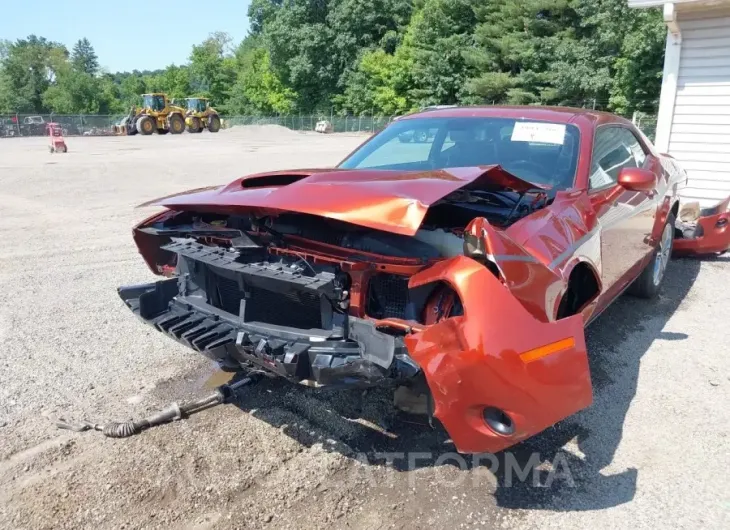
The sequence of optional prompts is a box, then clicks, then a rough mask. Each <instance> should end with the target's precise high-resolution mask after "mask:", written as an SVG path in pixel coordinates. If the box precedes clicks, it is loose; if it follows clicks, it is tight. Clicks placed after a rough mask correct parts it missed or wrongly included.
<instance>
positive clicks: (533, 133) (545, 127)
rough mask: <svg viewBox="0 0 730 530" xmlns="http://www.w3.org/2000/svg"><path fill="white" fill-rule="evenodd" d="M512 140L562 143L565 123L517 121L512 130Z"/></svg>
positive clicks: (563, 141)
mask: <svg viewBox="0 0 730 530" xmlns="http://www.w3.org/2000/svg"><path fill="white" fill-rule="evenodd" d="M512 141H513V142H534V143H539V144H554V145H563V143H565V125H564V124H561V123H543V122H525V121H518V122H515V128H514V129H513V131H512Z"/></svg>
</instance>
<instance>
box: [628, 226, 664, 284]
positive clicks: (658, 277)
mask: <svg viewBox="0 0 730 530" xmlns="http://www.w3.org/2000/svg"><path fill="white" fill-rule="evenodd" d="M673 244H674V214H669V217H668V218H667V222H666V224H665V225H664V230H662V235H661V239H660V240H659V245H658V246H657V248H656V250H655V251H654V256H653V258H652V259H651V261H650V262H649V264H648V265H647V266H646V267H645V268H644V270H643V271H641V274H640V275H639V277H638V278H636V280H634V283H633V284H632V285H631V287H629V290H628V292H629V294H632V295H634V296H638V297H640V298H654V297H655V296H656V295H657V293H658V292H659V289H660V287H661V285H662V281H664V274H665V272H666V270H667V265H668V264H669V260H670V259H671V257H672V246H673Z"/></svg>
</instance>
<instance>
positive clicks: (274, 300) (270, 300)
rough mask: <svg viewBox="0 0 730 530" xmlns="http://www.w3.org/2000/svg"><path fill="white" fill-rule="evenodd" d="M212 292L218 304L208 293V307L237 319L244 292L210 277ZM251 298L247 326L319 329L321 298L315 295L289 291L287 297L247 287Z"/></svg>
mask: <svg viewBox="0 0 730 530" xmlns="http://www.w3.org/2000/svg"><path fill="white" fill-rule="evenodd" d="M213 278H214V281H213V284H214V288H216V289H217V291H218V294H219V297H220V302H218V301H217V300H216V298H215V297H214V296H212V294H213V293H208V298H209V303H211V304H212V305H214V306H216V307H218V308H219V309H222V310H224V311H227V312H228V313H233V314H234V315H237V314H238V312H239V307H240V304H241V300H242V299H243V298H244V292H243V290H241V288H240V287H239V285H238V282H236V281H235V280H231V279H228V278H225V277H223V276H218V275H213ZM248 291H249V293H250V295H251V296H250V298H248V299H247V301H246V313H245V315H244V318H245V319H246V321H247V322H265V323H267V324H274V325H279V326H290V327H294V328H300V329H311V328H317V329H319V328H322V312H321V309H320V297H319V296H318V295H317V294H315V293H310V292H304V291H290V292H288V293H286V294H284V293H279V292H275V291H269V290H266V289H262V288H260V287H254V286H249V287H248Z"/></svg>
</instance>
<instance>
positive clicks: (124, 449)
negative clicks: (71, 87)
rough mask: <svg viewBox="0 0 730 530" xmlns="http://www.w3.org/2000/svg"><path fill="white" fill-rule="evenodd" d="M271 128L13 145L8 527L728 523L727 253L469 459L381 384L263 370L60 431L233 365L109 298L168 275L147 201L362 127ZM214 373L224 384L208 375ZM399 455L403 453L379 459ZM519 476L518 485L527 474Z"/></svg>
mask: <svg viewBox="0 0 730 530" xmlns="http://www.w3.org/2000/svg"><path fill="white" fill-rule="evenodd" d="M362 139H363V138H362V137H357V136H339V135H333V136H319V135H315V134H304V133H294V132H290V131H287V130H282V129H278V128H271V127H263V128H243V129H233V130H230V131H224V132H221V133H220V134H219V135H217V136H216V135H210V134H207V133H206V134H202V135H188V134H185V135H182V136H181V137H172V136H153V137H144V138H143V137H129V138H71V139H69V140H68V144H69V149H70V152H69V153H68V154H66V155H62V154H56V155H51V154H49V153H48V151H47V149H46V147H45V140H43V139H41V138H38V139H10V140H5V141H0V242H2V254H0V292H1V293H2V296H3V300H4V302H3V303H2V304H0V527H1V528H9V529H21V528H29V529H42V528H49V529H50V528H54V529H55V528H189V529H204V528H259V527H266V526H268V527H272V528H279V527H290V528H320V527H337V528H362V529H370V528H372V529H375V528H414V527H427V526H431V527H435V528H462V527H464V528H467V527H487V528H494V527H496V528H523V527H524V528H528V527H538V526H539V527H560V528H585V527H589V526H591V527H593V528H627V527H633V528H640V527H646V528H649V527H652V528H653V527H656V526H663V527H697V526H703V527H706V528H720V527H723V526H724V525H723V523H722V521H725V522H726V523H727V520H728V519H729V518H730V496H729V494H728V487H727V479H726V475H725V473H726V472H727V470H728V469H730V454H729V453H728V447H729V446H730V440H729V439H728V433H730V412H728V407H727V403H728V402H729V401H730V378H729V377H728V375H729V374H730V361H729V360H728V359H729V358H728V355H727V344H728V331H727V327H728V314H730V311H729V310H730V282H728V278H729V277H730V276H729V274H730V263H728V261H730V257H728V255H726V256H725V257H720V258H715V259H712V260H704V261H694V260H682V261H674V262H673V263H672V264H671V265H670V268H669V270H668V272H667V278H666V285H665V288H664V291H663V293H662V296H661V297H660V298H659V299H658V300H656V301H654V302H646V301H640V300H635V299H630V298H623V299H621V300H619V301H618V302H617V303H616V304H614V306H613V307H611V308H610V309H609V310H608V312H607V313H606V314H605V315H604V316H602V317H601V319H600V320H599V321H598V322H596V323H595V324H594V325H593V326H592V327H591V328H590V329H589V330H588V344H589V351H590V352H591V367H592V376H593V380H594V385H595V403H594V405H593V406H592V407H591V408H589V409H588V410H586V411H583V412H581V413H579V414H578V415H576V416H574V417H572V418H569V419H567V420H566V421H564V422H563V423H561V424H559V425H558V426H556V427H555V428H552V429H549V430H548V431H546V432H545V433H543V434H541V435H540V436H538V437H536V438H534V439H533V440H531V441H529V442H527V443H524V444H522V445H520V446H518V447H516V448H514V450H513V451H510V452H507V453H505V454H502V455H499V456H498V457H496V458H495V457H488V456H484V457H482V458H481V460H479V459H476V460H475V459H473V458H471V457H469V458H464V457H459V456H456V455H455V454H454V453H453V452H452V447H451V446H450V445H449V444H448V443H445V439H444V436H443V435H441V434H434V433H433V432H432V431H430V430H429V428H428V427H427V426H425V425H422V424H420V423H419V421H418V420H417V419H413V418H403V417H399V416H396V415H395V414H394V413H393V411H392V409H391V407H390V402H389V397H388V396H387V395H383V393H381V392H377V391H371V392H368V393H362V392H351V393H348V394H326V393H325V394H323V393H321V392H319V393H318V392H315V391H313V390H311V389H306V388H299V387H294V386H291V385H286V384H277V383H276V382H265V383H262V384H260V385H258V386H256V387H253V388H250V389H247V390H246V391H245V392H244V394H243V396H242V398H241V401H240V403H239V404H238V406H234V405H227V406H223V407H218V408H216V409H213V410H210V411H207V412H204V413H201V414H199V415H197V416H195V417H193V418H191V419H190V420H188V421H183V422H178V423H175V424H171V425H166V426H163V427H159V428H157V429H154V430H151V431H149V432H147V433H145V434H143V435H141V436H137V437H134V438H131V439H127V440H110V439H105V438H103V437H101V435H100V434H99V433H85V434H74V433H69V432H67V431H59V430H57V429H56V428H55V427H54V426H53V422H52V420H53V419H55V418H56V417H58V416H67V417H70V418H75V419H81V418H88V419H93V420H97V421H105V420H109V419H120V420H124V419H127V418H129V417H132V416H138V415H141V414H144V413H146V412H149V411H152V410H154V409H157V408H158V407H160V406H162V405H165V404H166V403H168V402H169V401H171V400H184V399H185V398H188V397H191V396H198V395H201V394H202V393H204V392H207V388H210V387H211V386H213V385H214V384H215V383H216V380H217V377H218V375H219V374H216V373H215V372H214V370H213V369H212V367H211V366H210V365H209V363H207V362H206V361H204V360H203V359H202V358H201V357H200V356H198V355H196V354H194V353H193V352H192V351H188V350H186V349H184V348H183V347H181V346H178V345H177V344H175V343H173V342H172V341H170V340H169V339H166V338H164V337H163V336H162V335H160V334H157V333H155V332H153V331H152V330H151V329H149V328H147V327H146V326H143V325H142V324H141V323H139V322H138V321H137V320H136V319H135V318H134V317H133V316H132V314H131V313H130V312H129V311H128V310H127V309H126V308H125V307H124V306H123V304H122V302H121V301H120V300H119V299H118V297H117V295H116V290H115V289H116V287H117V286H118V285H120V284H128V283H135V282H144V281H149V280H150V279H151V278H152V275H151V273H150V272H149V271H148V270H147V269H146V268H145V266H144V264H143V262H142V260H141V258H140V257H139V256H138V255H137V253H136V250H135V248H134V246H133V244H132V240H131V237H130V228H131V226H132V224H133V223H134V221H136V220H138V219H140V218H142V217H144V216H145V215H148V214H150V213H151V212H149V211H140V210H135V209H133V207H134V206H135V205H136V204H138V203H141V202H143V201H144V200H147V199H151V198H154V197H158V196H161V195H165V194H168V193H172V192H176V191H180V190H183V189H186V188H191V187H198V186H202V185H207V184H217V183H221V182H226V181H228V180H231V179H232V178H233V177H235V176H238V175H241V174H245V173H249V172H253V171H258V170H264V169H274V168H284V167H296V166H299V167H312V166H323V165H332V164H335V163H336V162H338V161H339V159H341V158H342V157H343V155H344V154H346V153H347V152H348V151H349V150H350V149H352V148H353V147H354V146H356V145H357V144H358V143H359V142H361V141H362ZM211 377H212V380H211ZM388 460H392V461H393V464H392V465H386V464H387V462H388ZM522 471H524V474H523V477H525V479H524V480H522V479H520V472H522Z"/></svg>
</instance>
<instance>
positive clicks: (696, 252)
mask: <svg viewBox="0 0 730 530" xmlns="http://www.w3.org/2000/svg"><path fill="white" fill-rule="evenodd" d="M729 205H730V197H728V198H727V199H725V200H724V201H722V202H721V203H719V204H718V205H717V206H715V207H714V208H712V210H713V212H714V213H713V214H712V215H706V216H705V217H700V218H699V219H698V220H697V224H699V225H700V226H701V227H702V230H703V234H702V236H700V237H697V238H694V239H675V240H674V251H673V254H674V255H675V256H701V255H704V254H718V253H721V252H725V251H726V250H728V249H730V212H729V211H728V206H729Z"/></svg>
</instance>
